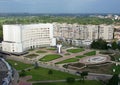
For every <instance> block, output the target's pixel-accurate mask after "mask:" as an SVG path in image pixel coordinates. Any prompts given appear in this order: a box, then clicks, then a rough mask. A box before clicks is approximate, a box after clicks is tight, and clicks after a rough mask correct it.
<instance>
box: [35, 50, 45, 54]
mask: <svg viewBox="0 0 120 85" xmlns="http://www.w3.org/2000/svg"><path fill="white" fill-rule="evenodd" d="M36 53H46V51H42V50H38V51H36Z"/></svg>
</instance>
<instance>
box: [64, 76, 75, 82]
mask: <svg viewBox="0 0 120 85" xmlns="http://www.w3.org/2000/svg"><path fill="white" fill-rule="evenodd" d="M66 82H67V83H74V82H75V78H72V77H68V78H67V79H66Z"/></svg>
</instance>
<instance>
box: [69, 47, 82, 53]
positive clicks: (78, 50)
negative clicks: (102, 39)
mask: <svg viewBox="0 0 120 85" xmlns="http://www.w3.org/2000/svg"><path fill="white" fill-rule="evenodd" d="M82 51H84V49H83V48H76V49H68V50H67V52H70V53H79V52H82Z"/></svg>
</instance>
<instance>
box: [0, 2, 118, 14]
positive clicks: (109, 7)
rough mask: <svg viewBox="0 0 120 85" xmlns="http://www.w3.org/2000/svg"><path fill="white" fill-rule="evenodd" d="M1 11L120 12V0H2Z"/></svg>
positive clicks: (0, 3)
mask: <svg viewBox="0 0 120 85" xmlns="http://www.w3.org/2000/svg"><path fill="white" fill-rule="evenodd" d="M0 13H120V0H0Z"/></svg>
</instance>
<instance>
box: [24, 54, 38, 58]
mask: <svg viewBox="0 0 120 85" xmlns="http://www.w3.org/2000/svg"><path fill="white" fill-rule="evenodd" d="M37 56H38V55H37V54H28V55H26V56H24V57H26V58H35V57H37Z"/></svg>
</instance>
